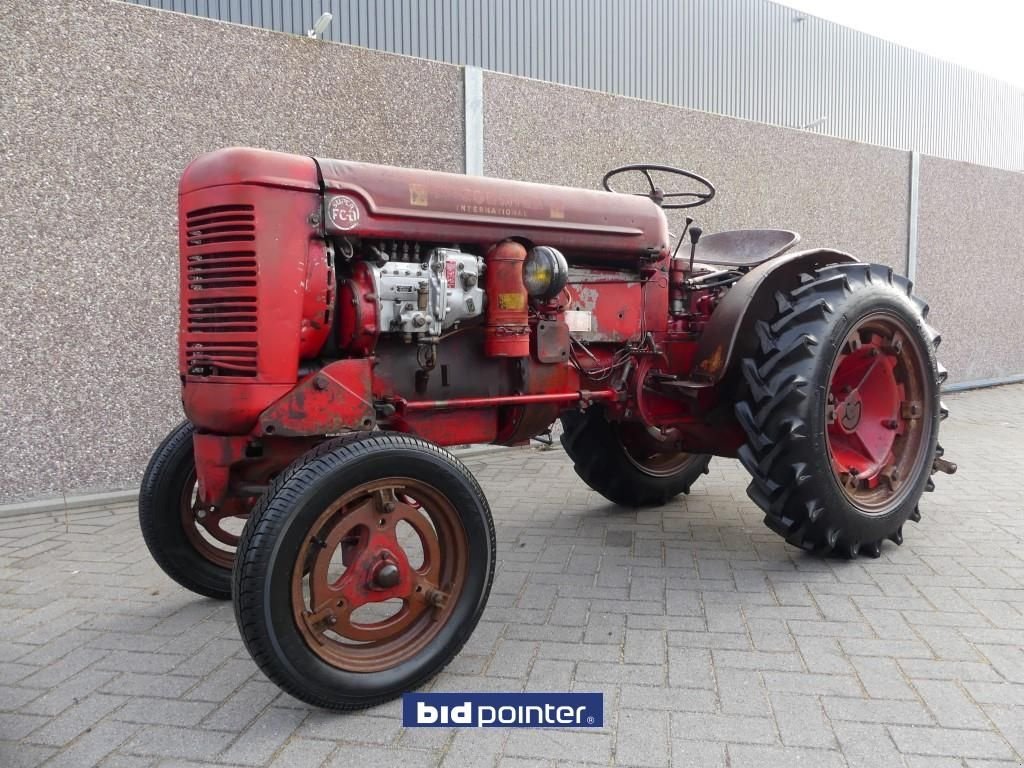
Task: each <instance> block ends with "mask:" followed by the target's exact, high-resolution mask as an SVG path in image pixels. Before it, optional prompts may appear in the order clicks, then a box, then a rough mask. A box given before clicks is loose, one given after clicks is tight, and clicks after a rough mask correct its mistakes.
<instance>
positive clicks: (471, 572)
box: [233, 434, 495, 710]
mask: <svg viewBox="0 0 1024 768" xmlns="http://www.w3.org/2000/svg"><path fill="white" fill-rule="evenodd" d="M494 564H495V536H494V523H493V521H492V519H491V512H490V508H489V506H488V504H487V500H486V498H484V495H483V491H481V489H480V486H479V485H478V484H477V482H476V481H475V480H474V479H473V476H472V475H471V474H470V473H469V471H468V470H467V469H466V468H465V466H463V465H462V464H461V463H460V462H459V461H458V460H457V459H455V458H454V457H453V456H451V455H450V454H448V453H447V452H446V451H443V450H442V449H440V448H438V447H436V446H434V445H431V444H430V443H426V442H423V441H422V440H418V439H415V438H412V437H408V436H405V435H396V434H377V435H370V436H362V437H360V438H359V439H355V440H346V439H344V438H343V439H340V440H336V441H330V442H327V443H324V444H323V445H321V446H319V447H317V448H316V449H314V450H313V451H311V452H310V453H308V454H306V455H305V456H303V457H302V458H300V459H299V460H298V461H296V462H295V463H294V464H293V465H292V466H291V467H289V468H288V469H287V470H286V471H285V472H283V473H282V474H281V475H280V476H279V477H278V478H277V479H275V481H274V483H273V485H272V486H271V488H270V490H269V491H268V492H267V493H266V494H264V496H263V498H262V499H261V500H260V502H259V504H258V505H257V506H256V508H255V509H254V511H253V514H252V518H251V520H250V521H249V524H248V526H246V529H245V533H244V534H243V536H242V540H241V542H240V544H239V548H238V558H237V560H236V563H235V569H234V580H233V585H234V598H235V617H236V619H237V621H238V626H239V629H240V630H241V633H242V639H243V640H244V641H245V645H246V647H247V648H248V650H249V652H250V653H251V654H252V657H253V659H254V660H255V661H256V663H257V664H259V666H260V668H261V669H262V670H263V672H264V673H265V674H266V675H267V676H268V677H269V678H270V679H271V680H273V681H274V682H275V683H277V685H278V686H280V687H281V688H282V689H284V690H285V691H287V692H288V693H290V694H291V695H292V696H295V697H296V698H299V699H302V700H303V701H306V702H308V703H310V704H313V705H316V706H321V707H326V708H329V709H339V710H345V709H360V708H363V707H370V706H374V705H376V704H379V703H382V702H384V701H387V700H389V699H392V698H394V697H396V696H398V695H400V694H401V693H402V692H404V691H409V690H412V689H414V688H416V687H418V686H420V685H422V684H423V683H424V682H426V681H427V680H429V679H430V678H431V677H433V676H434V675H435V674H437V673H438V672H439V671H440V670H441V669H442V668H443V667H444V666H445V665H446V664H448V662H449V661H451V659H452V658H453V657H454V656H455V654H456V653H458V652H459V650H460V649H461V648H462V646H463V645H464V644H465V642H466V640H467V639H468V638H469V636H470V634H471V633H472V631H473V629H474V628H475V626H476V624H477V622H478V621H479V619H480V615H481V613H482V612H483V609H484V605H485V604H486V602H487V596H488V593H489V592H490V587H491V580H492V577H493V574H494Z"/></svg>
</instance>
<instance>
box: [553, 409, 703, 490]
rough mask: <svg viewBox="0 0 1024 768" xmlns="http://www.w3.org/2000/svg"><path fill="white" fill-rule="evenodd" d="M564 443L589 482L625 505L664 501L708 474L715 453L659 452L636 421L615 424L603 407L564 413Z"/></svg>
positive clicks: (687, 488) (563, 445)
mask: <svg viewBox="0 0 1024 768" xmlns="http://www.w3.org/2000/svg"><path fill="white" fill-rule="evenodd" d="M561 420H562V437H561V440H562V447H563V448H565V452H566V453H567V454H568V455H569V458H570V459H572V462H573V469H574V470H576V474H577V475H579V476H580V478H582V480H583V482H585V483H586V484H587V485H588V486H590V487H591V488H593V489H594V490H595V491H597V492H598V493H600V494H601V495H602V496H604V497H605V498H606V499H608V500H609V501H611V502H614V503H615V504H618V505H619V506H623V507H651V506H661V505H662V504H665V503H666V502H668V501H669V500H670V499H673V498H675V497H676V496H678V495H679V494H681V493H689V492H690V487H691V486H692V485H693V484H694V482H696V481H697V479H698V478H699V477H700V476H701V475H706V474H707V473H708V463H709V462H710V461H711V457H710V456H708V455H707V454H700V453H678V452H667V453H659V452H658V450H657V449H658V448H659V446H658V445H657V444H656V441H653V440H652V439H651V438H650V436H649V435H647V434H646V433H645V432H644V431H643V428H642V427H641V426H640V425H637V424H623V425H616V424H613V423H612V422H610V421H608V420H607V419H606V418H605V416H604V410H603V409H602V408H601V407H600V406H591V407H590V408H587V410H586V411H567V412H565V413H563V414H562V416H561Z"/></svg>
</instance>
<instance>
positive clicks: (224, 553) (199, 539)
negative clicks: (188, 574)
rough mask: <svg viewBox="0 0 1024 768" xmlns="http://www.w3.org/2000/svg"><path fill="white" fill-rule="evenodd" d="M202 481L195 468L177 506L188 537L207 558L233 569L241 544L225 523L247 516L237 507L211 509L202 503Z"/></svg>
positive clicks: (236, 535) (190, 473)
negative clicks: (236, 552)
mask: <svg viewBox="0 0 1024 768" xmlns="http://www.w3.org/2000/svg"><path fill="white" fill-rule="evenodd" d="M198 491H199V484H198V482H197V481H196V471H195V470H194V469H193V470H191V471H190V472H189V475H188V477H187V478H186V479H185V484H184V486H183V487H182V490H181V499H180V500H179V504H178V508H179V509H180V510H181V525H182V527H183V528H184V530H185V537H186V538H187V539H188V541H189V543H190V544H191V545H192V547H193V548H194V549H195V551H196V552H198V553H199V555H200V556H201V557H202V558H203V559H204V560H208V561H209V562H211V563H213V564H214V565H216V566H219V567H221V568H231V566H232V564H233V563H234V561H235V550H236V549H237V547H238V538H239V536H238V534H236V533H234V532H233V531H229V530H228V529H226V528H225V527H224V523H225V522H226V521H228V520H230V519H232V518H244V517H245V515H242V514H239V513H238V512H237V511H236V510H228V509H210V508H208V507H206V506H205V505H203V504H201V503H200V502H199V493H198Z"/></svg>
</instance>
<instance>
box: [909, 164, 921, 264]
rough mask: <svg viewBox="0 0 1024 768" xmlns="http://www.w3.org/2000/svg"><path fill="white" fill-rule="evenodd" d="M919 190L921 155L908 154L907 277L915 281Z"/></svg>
mask: <svg viewBox="0 0 1024 768" xmlns="http://www.w3.org/2000/svg"><path fill="white" fill-rule="evenodd" d="M920 188H921V153H920V152H917V151H912V152H911V153H910V212H909V216H908V219H907V277H908V278H910V282H914V281H915V280H916V279H917V211H918V202H919V201H918V194H919V191H920Z"/></svg>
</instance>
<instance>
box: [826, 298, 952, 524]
mask: <svg viewBox="0 0 1024 768" xmlns="http://www.w3.org/2000/svg"><path fill="white" fill-rule="evenodd" d="M913 338H915V337H912V336H911V332H910V330H909V329H908V328H907V327H906V325H905V324H904V322H903V321H902V320H900V319H899V318H897V317H896V316H894V315H890V314H887V313H876V314H871V315H868V316H866V317H864V318H862V319H861V320H859V321H858V322H857V323H856V325H855V326H854V327H853V329H852V330H851V331H850V332H849V333H848V334H847V337H846V339H844V341H843V343H842V344H841V345H840V349H839V354H838V355H837V357H836V360H835V361H834V363H833V364H832V368H831V370H830V373H829V385H828V386H829V397H828V402H827V404H826V424H827V426H826V442H827V444H828V450H829V457H830V460H831V465H832V469H833V472H834V473H835V476H836V479H837V480H838V482H839V485H840V487H841V488H842V489H843V492H844V493H845V494H846V495H847V496H848V497H849V499H850V501H852V502H853V503H854V504H856V505H857V506H858V507H859V508H860V509H862V510H864V511H865V512H867V513H869V514H885V513H887V512H888V511H889V510H890V509H892V507H893V505H894V504H897V503H899V500H900V499H901V498H902V497H903V496H905V495H906V494H907V493H909V492H911V490H912V488H911V487H910V485H909V484H908V483H907V480H909V479H911V478H916V477H918V476H919V475H920V470H921V468H922V466H925V465H926V463H927V461H928V456H927V453H928V435H929V429H928V421H929V418H930V416H931V412H930V410H929V407H928V398H927V381H928V378H929V371H928V368H927V358H926V356H925V354H924V353H923V351H922V350H921V349H919V348H918V345H917V344H916V343H915V342H914V341H912V339H913ZM935 461H941V459H935ZM929 466H930V465H929Z"/></svg>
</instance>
